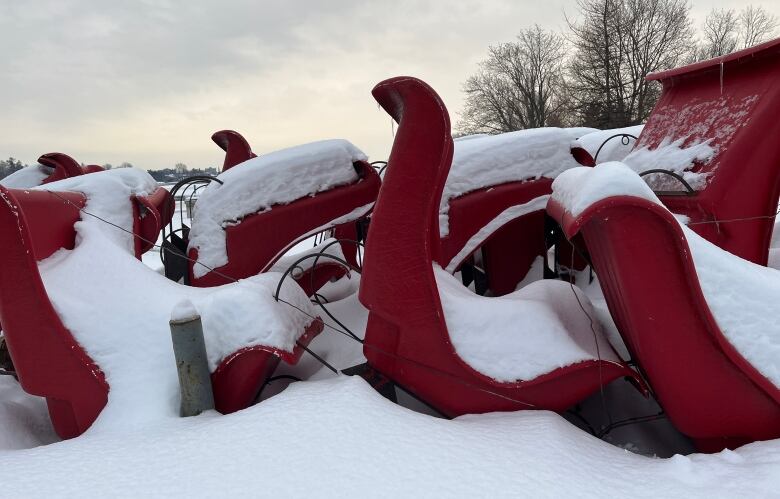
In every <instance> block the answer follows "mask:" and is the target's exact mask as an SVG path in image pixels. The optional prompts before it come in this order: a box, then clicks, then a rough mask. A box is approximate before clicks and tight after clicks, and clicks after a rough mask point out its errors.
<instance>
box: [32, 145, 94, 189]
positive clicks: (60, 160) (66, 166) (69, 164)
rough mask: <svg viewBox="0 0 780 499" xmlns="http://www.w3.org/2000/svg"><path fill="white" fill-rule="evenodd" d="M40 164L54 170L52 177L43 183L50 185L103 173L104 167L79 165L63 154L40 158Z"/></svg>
mask: <svg viewBox="0 0 780 499" xmlns="http://www.w3.org/2000/svg"><path fill="white" fill-rule="evenodd" d="M38 163H40V164H42V165H43V166H48V167H50V168H53V169H54V171H52V173H51V175H49V176H48V177H46V178H45V179H44V180H43V182H42V183H44V184H48V183H50V182H56V181H58V180H63V179H66V178H70V177H78V176H79V175H85V174H87V173H95V172H102V171H103V167H102V166H98V165H87V166H81V165H79V164H78V163H77V162H76V160H75V159H73V158H71V157H70V156H68V155H67V154H63V153H61V152H50V153H47V154H44V155H43V156H41V157H40V158H38Z"/></svg>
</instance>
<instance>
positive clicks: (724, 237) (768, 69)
mask: <svg viewBox="0 0 780 499" xmlns="http://www.w3.org/2000/svg"><path fill="white" fill-rule="evenodd" d="M647 78H648V80H652V81H659V82H661V83H662V84H663V93H662V94H661V98H660V99H659V101H658V103H657V104H656V106H655V108H654V109H653V112H652V113H651V115H650V117H649V118H648V120H647V124H646V125H645V127H644V130H643V131H642V135H641V136H640V137H639V140H638V142H637V144H636V148H635V150H634V151H633V152H632V153H631V154H630V155H629V156H627V157H626V158H625V159H624V162H625V163H627V164H628V165H629V166H631V167H632V168H633V169H634V170H636V171H638V172H643V171H646V170H648V169H651V168H652V169H663V170H669V171H672V172H673V173H676V174H680V175H682V176H683V177H684V178H685V180H686V181H687V182H688V183H689V184H690V185H691V186H692V188H693V190H694V192H692V193H689V194H688V195H686V192H685V189H684V188H683V187H682V186H681V185H680V183H679V182H678V181H677V180H675V179H674V178H672V177H671V176H669V175H652V178H651V177H647V179H648V182H649V183H650V185H651V186H652V187H653V189H654V190H655V191H657V193H658V194H659V198H660V199H661V201H662V202H663V203H664V205H665V206H666V207H668V208H669V209H670V210H671V211H672V212H673V213H678V214H683V215H685V216H687V217H689V219H690V221H691V222H693V223H694V225H691V228H692V229H693V230H694V231H696V232H697V233H698V234H699V235H701V236H702V237H704V238H705V239H707V240H708V241H710V242H712V243H714V244H716V245H717V246H719V247H720V248H723V249H725V250H726V251H729V252H731V253H733V254H735V255H737V256H740V257H742V258H745V259H747V260H750V261H752V262H755V263H758V264H760V265H766V263H767V255H768V251H769V242H770V239H771V236H772V225H773V219H772V218H769V217H771V216H772V215H774V214H775V212H776V211H777V203H778V195H779V194H780V146H778V144H777V142H776V141H775V140H767V138H769V137H776V136H778V135H780V120H778V119H777V115H778V111H779V110H780V87H778V85H777V81H778V79H779V78H780V39H777V40H774V41H770V42H767V43H764V44H762V45H758V46H756V47H753V48H749V49H746V50H742V51H739V52H735V53H733V54H729V55H726V56H723V57H719V58H716V59H712V60H709V61H704V62H699V63H696V64H693V65H691V66H686V67H682V68H678V69H673V70H670V71H665V72H661V73H655V74H651V75H649V76H648V77H647ZM686 155H687V157H686ZM670 191H673V192H670ZM745 218H749V219H751V220H742V219H745ZM735 219H736V220H739V221H736V222H723V223H715V221H728V220H735Z"/></svg>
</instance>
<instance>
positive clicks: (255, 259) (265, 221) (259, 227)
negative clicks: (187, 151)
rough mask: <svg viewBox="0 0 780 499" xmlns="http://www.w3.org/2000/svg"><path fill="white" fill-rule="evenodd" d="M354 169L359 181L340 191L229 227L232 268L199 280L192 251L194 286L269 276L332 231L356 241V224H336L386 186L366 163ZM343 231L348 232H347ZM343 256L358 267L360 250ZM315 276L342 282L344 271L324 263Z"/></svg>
mask: <svg viewBox="0 0 780 499" xmlns="http://www.w3.org/2000/svg"><path fill="white" fill-rule="evenodd" d="M218 133H219V132H218ZM236 136H238V137H240V135H238V134H236V133H235V132H233V134H232V135H231V137H233V138H234V139H233V140H234V141H237V139H236V138H235V137H236ZM239 142H240V141H239ZM244 142H245V141H244ZM226 162H227V158H226ZM354 167H355V170H356V171H357V173H358V180H356V181H355V182H354V183H352V184H349V185H344V186H340V187H335V188H333V189H330V190H327V191H324V192H321V193H318V194H316V195H315V196H307V197H303V198H300V199H297V200H295V201H293V202H291V203H288V204H284V205H274V206H273V207H272V209H269V210H265V211H262V212H259V213H254V214H251V215H248V216H246V217H244V218H242V219H241V220H240V221H239V222H238V223H236V224H235V225H230V226H228V227H226V228H225V235H226V238H227V241H226V248H227V254H228V263H227V264H225V265H223V266H221V267H218V268H216V269H213V271H209V272H208V273H206V274H205V275H203V276H201V277H195V274H194V272H193V269H194V266H195V265H197V264H196V263H195V262H196V261H197V259H198V252H197V249H195V248H193V249H191V250H190V251H189V254H188V257H189V258H190V262H189V273H190V280H189V282H190V283H191V284H192V285H193V286H199V287H210V286H218V285H220V284H225V283H227V282H230V280H229V279H228V278H226V277H225V276H229V278H232V279H242V278H245V277H249V276H251V275H255V274H259V273H261V272H264V271H266V270H268V268H270V267H271V266H272V265H273V264H274V262H276V260H278V259H279V257H281V256H282V255H283V254H284V252H285V251H287V250H288V249H289V248H291V247H292V246H293V245H295V244H296V243H297V242H298V241H300V240H302V239H305V238H307V237H309V236H311V235H313V234H315V233H317V232H322V231H324V230H327V229H330V228H336V229H337V230H338V231H337V234H338V237H340V238H349V237H351V236H353V235H354V236H355V237H356V235H357V231H356V229H355V228H354V225H355V222H349V223H348V224H332V222H333V221H334V220H338V219H339V218H343V217H345V216H348V215H349V214H350V213H351V212H353V211H354V210H356V209H358V208H360V207H362V206H366V205H368V204H371V203H373V202H374V201H375V200H376V196H377V193H378V192H379V186H380V184H381V180H380V178H379V175H378V174H377V172H376V170H374V168H372V167H371V165H369V164H368V163H366V162H365V161H359V162H356V163H354ZM196 216H197V214H196ZM344 225H348V226H349V227H342V226H344ZM342 251H343V253H344V255H345V257H346V260H347V262H349V263H350V264H352V265H353V266H357V261H356V252H357V247H356V245H355V244H350V243H348V242H345V243H343V244H342ZM316 271H317V272H320V273H321V274H322V275H320V276H319V277H317V281H321V282H324V281H327V280H329V279H332V278H337V277H340V276H341V275H343V274H344V272H345V269H344V267H343V266H341V265H336V264H334V262H332V261H328V260H323V261H322V262H320V264H318V268H317V269H316ZM304 281H307V282H308V281H309V279H308V278H301V279H299V282H304ZM310 291H311V292H313V291H316V289H313V290H310Z"/></svg>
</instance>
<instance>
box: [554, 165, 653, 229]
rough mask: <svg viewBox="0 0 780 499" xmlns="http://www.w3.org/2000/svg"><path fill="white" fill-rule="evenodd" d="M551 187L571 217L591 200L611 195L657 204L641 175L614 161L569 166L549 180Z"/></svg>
mask: <svg viewBox="0 0 780 499" xmlns="http://www.w3.org/2000/svg"><path fill="white" fill-rule="evenodd" d="M637 180H639V181H638V182H637ZM552 189H553V193H552V199H554V200H555V201H557V202H558V203H560V204H561V205H562V206H563V207H565V208H566V211H568V212H569V213H571V214H572V216H574V217H577V216H579V215H580V214H582V212H583V211H585V209H586V208H588V207H589V206H590V205H592V204H593V203H595V202H597V201H601V200H602V199H606V198H608V197H611V196H622V195H625V196H635V197H640V198H643V199H648V200H650V201H653V202H658V203H659V204H660V201H658V198H657V197H656V195H655V194H654V193H653V190H652V189H650V187H648V185H647V184H646V183H644V182H643V181H642V179H641V177H639V176H638V175H637V174H636V173H635V172H633V171H632V170H631V169H629V168H628V167H627V166H626V165H624V164H623V163H620V162H617V161H613V162H610V163H602V164H600V165H597V166H596V167H594V168H588V167H585V166H581V167H578V168H572V169H570V170H568V171H566V172H563V173H562V174H561V175H559V176H558V178H556V179H555V180H554V181H553V185H552Z"/></svg>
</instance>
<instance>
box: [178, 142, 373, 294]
mask: <svg viewBox="0 0 780 499" xmlns="http://www.w3.org/2000/svg"><path fill="white" fill-rule="evenodd" d="M233 133H234V134H235V132H233ZM236 135H237V134H236ZM234 140H235V139H234ZM226 161H227V159H226ZM217 179H218V180H219V182H212V183H211V184H209V185H208V187H206V188H205V189H203V190H202V191H201V192H200V195H199V197H198V201H197V203H196V205H195V211H194V215H193V219H192V228H191V229H190V231H189V243H188V255H189V257H190V259H191V260H192V261H191V262H190V266H189V272H190V283H191V284H192V285H194V286H214V285H219V284H224V283H226V282H229V279H227V278H226V277H225V276H228V277H229V278H232V279H240V278H244V277H248V276H250V275H255V274H258V273H260V272H263V271H265V270H266V269H268V268H269V267H270V266H271V265H273V263H274V262H275V261H276V260H277V259H278V258H279V257H280V256H281V255H283V254H284V252H285V251H286V250H287V249H289V248H290V247H291V246H293V245H294V244H295V243H296V242H298V241H300V240H302V239H305V238H306V237H309V236H311V235H314V234H316V233H319V232H322V231H324V230H327V229H331V228H333V227H336V226H339V225H343V224H348V223H353V222H355V221H356V220H359V219H361V218H363V217H365V216H366V215H367V214H368V213H369V212H370V211H371V209H372V208H373V205H374V201H375V199H376V194H377V192H378V190H379V185H380V179H379V176H378V175H377V173H376V172H375V171H374V169H373V168H371V166H370V165H369V164H368V163H367V162H366V156H365V155H364V154H363V153H362V152H361V151H360V150H358V149H357V148H356V147H355V146H353V145H352V144H351V143H349V142H347V141H346V140H324V141H320V142H313V143H310V144H304V145H300V146H295V147H291V148H288V149H283V150H280V151H275V152H271V153H268V154H264V155H262V156H260V157H254V158H251V159H248V160H247V161H244V162H243V163H240V164H238V165H235V166H232V167H230V168H229V169H228V170H225V171H223V172H222V173H220V174H219V175H218V176H217ZM353 246H354V245H353ZM344 253H347V251H346V250H345V251H344ZM347 260H348V261H350V263H353V262H352V260H354V258H350V257H349V256H348V257H347ZM331 266H332V264H331Z"/></svg>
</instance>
